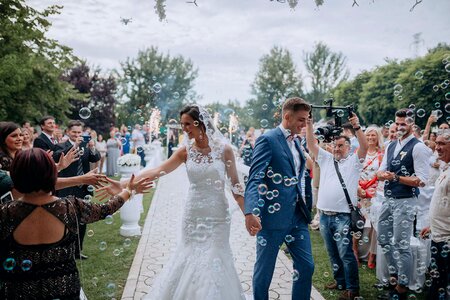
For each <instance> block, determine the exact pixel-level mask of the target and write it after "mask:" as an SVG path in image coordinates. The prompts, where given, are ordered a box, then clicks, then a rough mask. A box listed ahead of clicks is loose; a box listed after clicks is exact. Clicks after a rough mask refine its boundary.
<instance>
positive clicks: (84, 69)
mask: <svg viewBox="0 0 450 300" xmlns="http://www.w3.org/2000/svg"><path fill="white" fill-rule="evenodd" d="M100 73H101V70H100V69H98V68H97V69H96V70H95V71H94V72H93V74H91V70H90V68H89V66H88V65H87V64H86V62H82V63H81V64H79V65H77V66H76V67H74V68H72V69H71V70H70V71H69V73H68V75H66V76H65V77H64V80H66V81H68V82H69V83H71V84H73V85H74V86H75V89H77V90H78V91H79V92H80V93H82V94H85V95H87V99H84V100H83V101H80V100H79V99H71V100H70V103H71V105H72V109H71V114H70V115H69V117H70V118H71V119H79V118H80V113H79V112H80V109H82V108H88V109H89V111H90V117H89V118H87V119H84V120H82V121H83V122H84V123H85V125H87V126H89V127H91V128H93V129H95V130H96V131H97V132H99V133H103V134H105V133H108V132H109V130H110V128H111V126H113V125H116V124H115V121H116V116H115V113H114V110H115V105H116V98H115V96H114V95H115V92H116V80H115V78H114V77H113V76H112V75H109V76H108V77H102V76H101V75H100Z"/></svg>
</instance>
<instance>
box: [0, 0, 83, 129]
mask: <svg viewBox="0 0 450 300" xmlns="http://www.w3.org/2000/svg"><path fill="white" fill-rule="evenodd" d="M60 8H61V7H59V6H51V7H49V8H47V9H45V10H43V11H37V10H35V9H33V8H32V7H30V6H28V5H26V4H25V1H22V0H8V1H2V2H1V3H0V119H2V120H11V121H15V122H22V121H24V120H34V121H36V120H38V119H39V118H40V117H42V115H46V114H51V115H53V116H55V117H56V118H57V119H58V120H59V121H63V120H66V119H67V118H66V115H65V114H66V113H68V112H69V110H70V104H69V102H68V101H67V100H68V99H69V98H77V97H79V96H78V95H77V93H76V92H75V91H74V90H73V86H71V85H70V84H69V83H67V82H64V81H62V80H61V79H60V77H61V75H62V74H63V73H64V70H65V69H66V68H68V67H70V66H71V65H73V63H74V61H75V60H76V58H75V57H74V56H73V55H72V50H71V49H70V48H68V47H65V46H63V45H60V44H58V43H57V41H55V40H52V39H49V38H47V37H46V36H45V34H46V32H47V30H48V29H49V28H50V26H51V23H50V22H49V21H48V20H47V17H49V16H51V15H54V14H58V13H59V9H60Z"/></svg>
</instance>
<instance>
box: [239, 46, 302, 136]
mask: <svg viewBox="0 0 450 300" xmlns="http://www.w3.org/2000/svg"><path fill="white" fill-rule="evenodd" d="M302 86H303V81H302V78H301V75H300V74H299V73H297V71H296V67H295V64H294V61H293V60H292V55H291V53H290V52H289V51H288V50H287V49H283V48H280V47H276V46H275V47H273V48H272V49H271V50H270V53H269V54H266V55H264V56H263V57H262V58H261V59H260V61H259V71H258V73H257V74H256V77H255V80H254V82H253V84H252V85H251V88H252V94H253V95H254V96H255V98H253V99H250V100H249V101H248V102H247V105H246V113H247V115H248V116H249V117H250V118H251V120H252V121H251V125H252V126H254V127H263V128H264V127H268V126H269V127H271V126H276V124H278V123H279V121H280V115H279V112H280V105H281V104H282V102H283V101H284V100H285V99H286V98H289V97H292V96H302V94H303V92H302ZM276 113H277V114H276Z"/></svg>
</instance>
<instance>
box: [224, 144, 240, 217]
mask: <svg viewBox="0 0 450 300" xmlns="http://www.w3.org/2000/svg"><path fill="white" fill-rule="evenodd" d="M224 159H225V166H226V170H227V175H228V178H230V181H231V191H232V192H233V197H234V199H235V200H236V202H237V203H238V205H239V207H240V208H241V211H242V212H244V187H243V186H242V184H241V183H240V182H239V175H238V172H237V167H236V160H235V157H234V153H233V149H232V148H231V147H230V146H229V145H226V146H225V151H224Z"/></svg>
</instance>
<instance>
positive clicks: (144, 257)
mask: <svg viewBox="0 0 450 300" xmlns="http://www.w3.org/2000/svg"><path fill="white" fill-rule="evenodd" d="M187 189H188V180H187V177H186V170H185V167H184V165H183V166H181V167H179V168H178V169H177V170H175V171H174V172H173V173H171V174H169V175H167V176H164V177H163V178H161V179H160V180H159V182H158V186H157V189H156V191H155V194H154V196H153V201H152V204H151V207H150V211H149V213H148V215H147V219H146V221H145V225H144V229H143V233H142V237H141V240H140V242H139V245H138V248H137V251H136V256H135V257H134V260H133V264H132V266H131V269H130V273H129V275H128V279H127V282H126V285H125V289H124V293H123V295H122V299H124V300H131V299H135V300H139V299H141V298H142V297H143V296H144V295H145V294H146V293H148V292H151V286H152V283H153V281H154V279H155V277H156V276H157V275H158V273H159V272H160V271H161V270H162V267H163V266H164V264H165V263H166V262H167V261H168V259H169V257H170V256H171V255H172V252H173V251H174V249H175V246H176V239H177V236H176V235H177V233H178V231H179V227H180V226H181V225H180V220H181V214H182V207H183V203H182V202H183V198H184V197H185V195H186V193H187ZM237 209H238V208H237V206H236V210H235V212H234V213H233V215H232V222H231V224H232V226H231V238H230V240H231V248H232V250H233V254H234V257H235V260H236V269H237V271H238V273H239V278H240V279H241V283H242V286H243V289H244V291H245V293H246V294H252V273H253V271H252V270H253V265H254V263H255V244H256V241H255V238H254V237H251V236H249V235H248V233H247V231H246V230H245V226H244V217H243V215H242V214H241V213H239V212H238V210H237ZM173 220H177V221H176V222H175V223H174V222H173ZM291 272H292V263H291V262H290V261H289V259H288V258H287V257H286V255H285V254H284V253H283V252H282V251H280V253H279V255H278V260H277V265H276V269H275V273H274V278H273V280H272V284H271V286H270V299H286V300H287V299H291V288H292V275H291ZM311 299H314V300H322V299H323V300H324V298H323V297H322V296H321V295H320V294H319V293H318V292H317V291H316V290H315V289H314V288H313V293H312V296H311Z"/></svg>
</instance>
